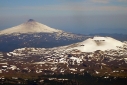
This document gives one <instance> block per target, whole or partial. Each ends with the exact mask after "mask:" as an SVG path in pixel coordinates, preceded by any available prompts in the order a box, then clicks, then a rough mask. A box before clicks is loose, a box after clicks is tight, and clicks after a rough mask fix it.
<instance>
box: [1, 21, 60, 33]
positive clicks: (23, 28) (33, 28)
mask: <svg viewBox="0 0 127 85" xmlns="http://www.w3.org/2000/svg"><path fill="white" fill-rule="evenodd" d="M39 32H45V33H53V32H62V30H58V29H54V28H51V27H48V26H46V25H44V24H41V23H39V22H36V21H35V20H33V19H29V20H28V21H27V22H26V23H23V24H21V25H18V26H15V27H12V28H8V29H5V30H2V31H0V35H1V34H11V33H39Z"/></svg>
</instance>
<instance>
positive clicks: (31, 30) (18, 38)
mask: <svg viewBox="0 0 127 85" xmlns="http://www.w3.org/2000/svg"><path fill="white" fill-rule="evenodd" d="M85 39H87V36H85V35H79V34H73V33H69V32H65V31H62V30H58V29H54V28H51V27H48V26H46V25H44V24H41V23H39V22H36V21H35V20H33V19H29V20H28V21H27V22H26V23H23V24H21V25H18V26H15V27H12V28H8V29H5V30H2V31H0V51H2V52H3V51H4V52H9V51H13V50H14V49H18V48H24V47H35V48H41V47H43V48H51V47H57V46H63V45H69V44H72V43H77V42H81V41H83V40H85Z"/></svg>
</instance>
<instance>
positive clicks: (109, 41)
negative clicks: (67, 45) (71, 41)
mask: <svg viewBox="0 0 127 85" xmlns="http://www.w3.org/2000/svg"><path fill="white" fill-rule="evenodd" d="M123 45H124V43H122V42H121V41H118V40H116V39H113V38H111V37H93V38H89V39H87V40H85V41H83V42H80V43H77V45H76V46H75V47H72V48H71V49H78V50H80V51H82V52H93V51H96V50H102V51H104V50H111V49H114V50H117V49H118V47H122V46H123Z"/></svg>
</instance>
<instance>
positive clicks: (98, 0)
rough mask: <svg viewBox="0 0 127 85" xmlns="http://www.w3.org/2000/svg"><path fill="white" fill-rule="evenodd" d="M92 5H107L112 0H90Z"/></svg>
mask: <svg viewBox="0 0 127 85" xmlns="http://www.w3.org/2000/svg"><path fill="white" fill-rule="evenodd" d="M89 1H90V2H92V3H103V4H107V3H109V2H110V0H89Z"/></svg>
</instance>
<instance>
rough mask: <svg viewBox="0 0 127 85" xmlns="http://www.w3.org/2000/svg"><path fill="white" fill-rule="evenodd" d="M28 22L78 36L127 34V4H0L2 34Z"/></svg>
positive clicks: (50, 0)
mask: <svg viewBox="0 0 127 85" xmlns="http://www.w3.org/2000/svg"><path fill="white" fill-rule="evenodd" d="M28 19H34V20H36V21H38V22H40V23H43V24H46V25H48V26H50V27H53V28H56V29H62V30H64V31H69V32H74V33H82V34H86V33H87V34H89V33H98V32H101V33H127V0H0V30H2V29H6V28H10V27H13V26H16V25H19V24H21V23H24V22H26V21H27V20H28Z"/></svg>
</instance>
